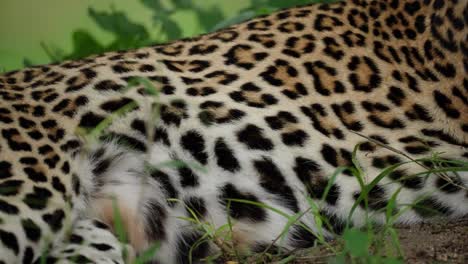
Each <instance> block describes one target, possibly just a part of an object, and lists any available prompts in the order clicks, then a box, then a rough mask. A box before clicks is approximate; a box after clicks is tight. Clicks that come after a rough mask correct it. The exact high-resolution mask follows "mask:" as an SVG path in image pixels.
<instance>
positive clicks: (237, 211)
mask: <svg viewBox="0 0 468 264" xmlns="http://www.w3.org/2000/svg"><path fill="white" fill-rule="evenodd" d="M218 199H219V203H220V204H221V205H222V206H225V207H226V210H227V209H229V215H230V216H231V217H232V218H235V219H245V220H251V221H253V222H262V221H265V220H266V219H267V213H266V212H265V209H263V208H262V207H259V206H257V205H253V204H249V203H244V202H241V201H233V200H231V199H236V200H245V201H250V202H255V203H259V202H260V201H259V200H258V198H257V197H256V196H254V195H253V194H251V193H243V192H240V191H239V190H238V189H237V188H236V187H235V186H234V185H233V184H231V183H228V184H226V185H224V186H223V187H221V188H220V195H219V197H218ZM228 207H229V208H228Z"/></svg>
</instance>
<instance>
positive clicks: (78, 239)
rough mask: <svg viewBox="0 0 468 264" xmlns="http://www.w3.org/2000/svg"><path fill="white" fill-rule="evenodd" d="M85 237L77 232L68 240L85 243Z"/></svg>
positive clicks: (79, 243)
mask: <svg viewBox="0 0 468 264" xmlns="http://www.w3.org/2000/svg"><path fill="white" fill-rule="evenodd" d="M83 241H84V239H83V237H81V236H80V235H77V234H72V235H71V236H70V238H69V239H68V242H69V243H71V244H78V245H81V244H82V243H83Z"/></svg>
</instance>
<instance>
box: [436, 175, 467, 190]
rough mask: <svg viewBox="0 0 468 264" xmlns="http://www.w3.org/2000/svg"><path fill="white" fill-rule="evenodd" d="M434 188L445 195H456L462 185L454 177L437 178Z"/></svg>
mask: <svg viewBox="0 0 468 264" xmlns="http://www.w3.org/2000/svg"><path fill="white" fill-rule="evenodd" d="M436 186H437V188H439V189H440V190H441V191H443V192H445V193H456V192H458V191H460V190H461V189H462V186H463V183H462V182H461V181H460V179H458V178H455V177H450V179H447V178H446V176H438V178H437V180H436Z"/></svg>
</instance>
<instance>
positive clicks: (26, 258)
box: [0, 247, 48, 264]
mask: <svg viewBox="0 0 468 264" xmlns="http://www.w3.org/2000/svg"><path fill="white" fill-rule="evenodd" d="M33 260H34V250H33V249H32V248H31V247H26V250H25V251H24V255H23V264H30V263H33ZM0 262H1V261H0ZM46 264H48V263H47V262H46Z"/></svg>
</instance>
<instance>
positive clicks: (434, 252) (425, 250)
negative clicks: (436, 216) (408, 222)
mask: <svg viewBox="0 0 468 264" xmlns="http://www.w3.org/2000/svg"><path fill="white" fill-rule="evenodd" d="M399 234H400V242H401V246H402V248H403V250H404V252H405V259H406V262H407V263H418V264H419V263H468V218H465V219H461V220H459V221H454V222H445V223H435V224H422V225H419V226H413V227H411V228H410V227H403V228H399Z"/></svg>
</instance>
